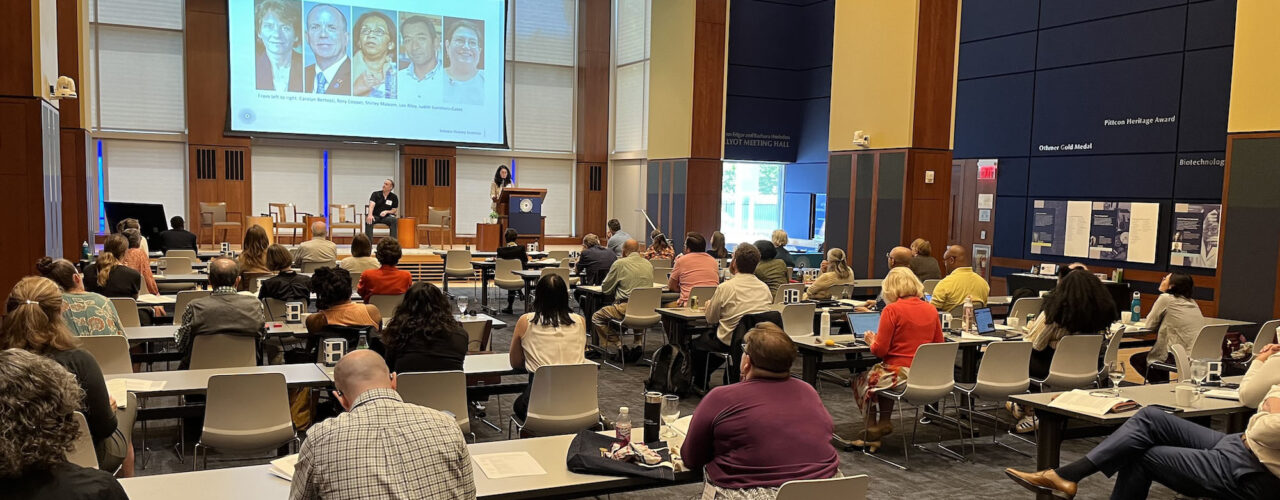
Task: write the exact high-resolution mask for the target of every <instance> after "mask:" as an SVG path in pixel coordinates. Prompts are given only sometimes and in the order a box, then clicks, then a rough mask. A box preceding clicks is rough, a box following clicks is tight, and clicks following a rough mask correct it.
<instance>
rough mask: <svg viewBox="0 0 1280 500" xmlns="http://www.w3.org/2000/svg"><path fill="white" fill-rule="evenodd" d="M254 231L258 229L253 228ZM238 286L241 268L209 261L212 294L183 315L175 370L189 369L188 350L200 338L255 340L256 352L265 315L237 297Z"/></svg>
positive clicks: (251, 299)
mask: <svg viewBox="0 0 1280 500" xmlns="http://www.w3.org/2000/svg"><path fill="white" fill-rule="evenodd" d="M254 227H257V226H254ZM239 283H240V266H239V265H237V264H236V262H235V261H233V260H231V259H228V258H225V257H223V258H217V259H213V260H211V261H209V286H210V287H211V288H213V291H212V292H211V293H210V294H209V296H208V297H201V298H198V299H195V300H192V301H191V302H190V303H189V304H187V310H186V312H184V313H182V326H179V327H178V331H177V332H176V333H174V335H173V337H174V342H175V343H177V344H178V352H180V353H182V363H181V364H180V365H179V366H178V369H180V370H185V369H187V367H188V366H190V365H191V346H192V345H193V343H194V341H195V338H196V337H197V336H200V335H235V336H241V337H254V338H255V339H257V341H258V344H259V346H258V347H259V349H260V348H261V347H262V346H261V342H262V339H263V337H265V336H266V333H267V331H266V322H267V317H266V314H265V313H264V312H263V310H262V303H261V302H258V299H256V298H254V297H253V296H252V295H241V294H239V293H236V285H238V284H239Z"/></svg>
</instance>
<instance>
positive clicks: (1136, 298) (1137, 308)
mask: <svg viewBox="0 0 1280 500" xmlns="http://www.w3.org/2000/svg"><path fill="white" fill-rule="evenodd" d="M1129 310H1130V311H1132V312H1133V318H1132V320H1133V322H1134V323H1137V322H1138V321H1140V320H1142V293H1140V292H1133V302H1131V303H1130V304H1129Z"/></svg>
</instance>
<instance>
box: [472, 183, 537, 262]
mask: <svg viewBox="0 0 1280 500" xmlns="http://www.w3.org/2000/svg"><path fill="white" fill-rule="evenodd" d="M546 197H547V190H545V189H533V188H521V187H509V188H504V189H503V190H502V192H501V193H500V194H499V195H498V210H497V212H498V232H499V234H506V233H507V229H508V228H514V229H515V230H516V233H517V234H518V235H519V237H518V238H517V239H516V242H517V243H520V244H521V245H525V244H528V243H536V244H537V245H538V249H539V250H541V249H542V248H543V245H542V242H543V240H544V239H545V238H546V234H547V220H546V217H544V216H543V215H542V200H543V199H544V198H546ZM504 243H505V242H504ZM477 248H478V247H477Z"/></svg>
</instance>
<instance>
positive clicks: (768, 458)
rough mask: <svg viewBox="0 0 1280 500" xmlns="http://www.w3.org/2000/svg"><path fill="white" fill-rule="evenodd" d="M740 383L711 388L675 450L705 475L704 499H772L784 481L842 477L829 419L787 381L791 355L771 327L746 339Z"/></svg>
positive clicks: (807, 390)
mask: <svg viewBox="0 0 1280 500" xmlns="http://www.w3.org/2000/svg"><path fill="white" fill-rule="evenodd" d="M744 342H745V343H746V348H745V350H744V351H745V352H744V353H743V355H742V363H741V365H740V367H739V370H740V371H741V372H742V381H741V382H739V383H736V384H732V385H725V386H720V387H716V388H715V389H713V390H712V391H711V392H710V393H707V395H706V397H704V398H702V401H701V402H700V403H698V407H697V408H695V409H694V410H693V420H692V421H691V422H690V423H689V432H688V435H687V437H686V438H685V440H684V444H683V445H682V446H681V448H680V455H681V457H682V458H683V459H684V465H685V467H687V468H689V469H691V470H699V469H701V470H703V471H705V474H706V484H705V486H704V488H703V496H702V497H703V498H773V497H774V496H776V495H777V493H778V491H777V490H778V487H780V486H782V484H783V483H785V482H787V481H796V480H802V479H825V478H829V477H833V476H835V475H836V474H838V473H839V466H840V457H839V455H837V454H836V450H835V448H833V447H832V446H831V433H832V431H833V425H832V421H831V415H830V414H829V413H827V409H826V407H824V406H823V405H822V399H821V398H820V397H819V396H818V392H817V391H816V390H814V388H813V386H810V385H809V384H806V383H804V382H802V381H800V380H799V379H796V378H794V377H792V376H791V365H792V363H793V362H795V359H796V347H795V344H793V343H792V342H791V338H790V337H788V336H787V334H786V333H783V331H782V329H781V328H779V327H778V326H776V325H774V324H773V323H767V322H766V323H761V324H759V325H757V326H756V327H755V328H752V329H751V331H749V332H747V335H746V338H745V340H744Z"/></svg>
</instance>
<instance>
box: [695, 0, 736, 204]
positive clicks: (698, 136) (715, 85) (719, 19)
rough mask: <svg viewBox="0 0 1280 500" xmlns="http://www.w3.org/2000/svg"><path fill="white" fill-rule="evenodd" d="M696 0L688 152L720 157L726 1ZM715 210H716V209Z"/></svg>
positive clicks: (722, 128) (716, 193)
mask: <svg viewBox="0 0 1280 500" xmlns="http://www.w3.org/2000/svg"><path fill="white" fill-rule="evenodd" d="M697 2H698V3H697V6H696V8H695V10H694V18H695V21H694V30H693V42H694V43H693V46H694V47H695V48H696V49H695V50H694V52H693V117H692V119H693V126H692V129H691V133H692V137H690V141H689V156H690V157H692V158H710V159H716V160H719V159H720V158H721V157H722V153H723V151H724V79H725V54H726V52H727V50H728V49H727V46H726V41H727V37H728V33H727V31H726V26H727V23H728V9H729V2H728V0H697ZM717 185H718V184H717ZM719 193H720V191H719V190H716V192H715V193H714V197H715V199H716V205H719V199H720V194H719ZM716 212H717V213H719V210H718V209H717V210H716ZM716 218H717V219H718V217H716Z"/></svg>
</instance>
